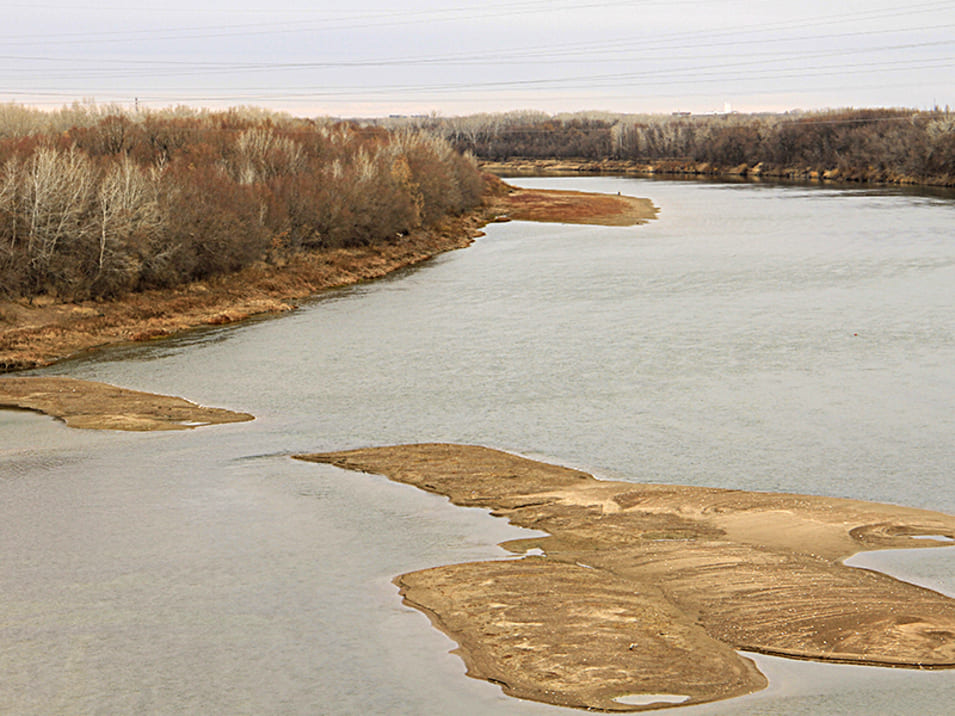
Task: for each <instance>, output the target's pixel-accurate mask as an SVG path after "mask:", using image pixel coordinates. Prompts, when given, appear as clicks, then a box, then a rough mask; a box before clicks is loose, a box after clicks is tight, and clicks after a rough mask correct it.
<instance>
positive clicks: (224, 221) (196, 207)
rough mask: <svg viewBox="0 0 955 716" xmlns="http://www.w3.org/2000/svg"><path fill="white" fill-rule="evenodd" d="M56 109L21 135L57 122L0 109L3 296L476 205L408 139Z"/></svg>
mask: <svg viewBox="0 0 955 716" xmlns="http://www.w3.org/2000/svg"><path fill="white" fill-rule="evenodd" d="M64 116H68V117H72V118H74V119H77V120H78V121H77V123H76V124H74V125H72V126H70V127H68V128H67V129H66V130H64V131H56V132H51V131H43V130H41V131H34V132H33V133H32V134H25V133H24V131H23V128H24V126H27V125H29V123H30V122H33V124H34V125H44V122H45V125H44V126H45V127H52V126H55V124H56V122H55V121H54V119H56V120H57V121H62V120H63V117H60V116H59V115H57V117H55V118H52V117H50V118H46V119H45V120H43V121H41V117H40V116H38V115H34V114H31V113H29V112H20V113H18V112H15V111H13V110H12V109H10V108H7V112H6V114H5V115H4V116H0V121H2V120H8V121H9V123H10V124H11V125H15V127H11V128H10V129H7V128H5V127H3V126H0V280H2V283H0V294H3V295H7V296H10V297H15V296H34V295H38V294H41V293H51V294H55V295H57V296H59V297H60V298H66V299H80V298H87V297H97V296H112V295H116V294H119V293H122V292H124V291H127V290H130V289H134V288H135V289H142V288H148V287H157V286H173V285H176V284H179V283H182V282H186V281H190V280H195V279H201V278H205V277H209V276H213V275H216V274H222V273H228V272H233V271H236V270H238V269H240V268H242V267H244V266H249V265H251V264H253V263H255V262H257V261H261V260H266V261H271V260H276V259H278V258H283V257H284V258H287V255H289V254H292V253H295V252H297V251H301V250H308V249H313V248H333V247H347V246H361V245H370V244H374V243H376V242H382V241H391V240H394V239H395V237H397V236H402V235H405V234H407V233H408V232H409V231H411V230H413V229H416V228H420V227H422V226H430V225H433V224H434V223H436V222H438V221H440V220H441V219H442V218H443V217H445V216H446V215H448V214H457V213H460V212H462V211H464V210H465V209H468V208H471V207H473V206H475V205H477V204H478V203H479V202H480V200H481V192H482V184H481V179H480V175H479V173H478V170H477V167H476V163H475V162H474V161H473V160H472V159H470V158H465V157H462V156H461V155H459V154H458V153H456V152H455V151H454V150H453V149H452V147H451V146H450V144H449V143H448V142H446V141H445V140H443V139H440V138H438V137H434V136H431V135H427V134H423V133H420V132H417V133H410V132H401V133H400V134H394V133H392V132H388V131H386V130H383V129H370V130H364V129H361V128H358V127H357V126H354V125H351V124H346V123H339V124H335V125H332V124H328V123H318V122H311V121H306V120H295V119H292V118H289V117H284V116H281V115H269V114H265V113H263V112H255V111H250V110H244V111H238V110H233V111H230V112H225V113H219V114H202V113H195V112H191V113H190V112H172V113H160V114H146V115H142V116H130V115H126V114H122V113H119V112H110V113H105V114H104V113H100V114H96V113H94V112H91V111H85V110H82V108H77V109H76V111H74V112H72V113H70V114H64ZM4 137H6V138H4ZM284 258H283V260H284Z"/></svg>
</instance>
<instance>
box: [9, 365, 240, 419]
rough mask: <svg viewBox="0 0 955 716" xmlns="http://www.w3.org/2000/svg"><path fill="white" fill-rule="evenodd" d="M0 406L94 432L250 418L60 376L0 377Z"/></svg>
mask: <svg viewBox="0 0 955 716" xmlns="http://www.w3.org/2000/svg"><path fill="white" fill-rule="evenodd" d="M0 408H20V409H23V410H34V411H36V412H39V413H44V414H46V415H50V416H52V417H54V418H58V419H60V420H62V421H63V422H65V423H66V424H67V425H69V426H70V427H73V428H90V429H94V430H135V431H147V430H188V429H189V428H196V427H200V426H203V425H221V424H223V423H240V422H245V421H247V420H252V419H253V417H252V416H251V415H249V414H248V413H235V412H233V411H231V410H225V409H223V408H207V407H204V406H201V405H196V404H195V403H191V402H189V401H188V400H185V399H183V398H177V397H174V396H171V395H156V394H155V393H143V392H140V391H136V390H126V389H125V388H118V387H116V386H115V385H109V384H107V383H97V382H93V381H88V380H77V379H76V378H65V377H44V378H35V377H0Z"/></svg>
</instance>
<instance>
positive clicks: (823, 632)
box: [297, 444, 955, 711]
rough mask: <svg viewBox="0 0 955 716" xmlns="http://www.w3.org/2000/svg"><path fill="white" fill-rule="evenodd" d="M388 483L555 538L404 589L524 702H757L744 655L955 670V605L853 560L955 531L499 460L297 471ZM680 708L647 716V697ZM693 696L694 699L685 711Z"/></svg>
mask: <svg viewBox="0 0 955 716" xmlns="http://www.w3.org/2000/svg"><path fill="white" fill-rule="evenodd" d="M297 457H299V458H300V459H304V460H310V461H313V462H323V463H330V464H333V465H336V466H338V467H341V468H344V469H349V470H358V471H362V472H370V473H376V474H382V475H386V476H387V477H389V478H391V479H392V480H395V481H397V482H403V483H407V484H410V485H414V486H416V487H419V488H421V489H424V490H428V491H430V492H435V493H438V494H442V495H446V496H447V497H449V498H450V499H451V501H452V502H453V503H455V504H458V505H462V506H469V507H484V508H486V509H488V510H490V511H491V512H492V514H494V515H496V516H498V517H505V518H507V519H508V520H509V521H510V522H512V523H513V524H515V525H518V526H521V527H528V528H533V529H536V530H542V531H545V532H547V533H548V534H549V535H550V536H547V537H542V538H535V539H528V540H519V541H516V542H509V543H506V544H505V545H503V546H504V547H505V548H507V549H509V550H511V551H512V552H515V553H517V554H523V553H525V552H528V551H530V550H532V549H536V550H539V551H540V552H541V553H542V556H533V557H524V558H523V559H515V560H502V561H495V562H481V563H475V564H465V565H453V566H447V567H438V568H435V569H430V570H424V571H421V572H414V573H411V574H406V575H402V576H400V577H398V578H397V579H396V580H395V581H396V583H397V584H398V585H399V587H400V589H401V593H402V595H403V596H404V598H405V600H406V602H407V603H408V604H410V605H412V606H414V607H416V608H418V609H420V610H422V611H423V612H425V613H426V614H428V615H429V616H430V617H431V619H432V621H433V622H434V623H435V625H436V626H437V627H438V628H440V629H441V630H443V631H445V632H446V633H447V634H448V635H449V636H451V637H452V638H453V639H454V640H455V641H456V642H457V643H458V644H459V645H460V648H459V649H458V652H459V653H460V654H461V656H462V658H463V659H464V660H465V662H466V663H467V665H468V673H469V674H470V675H471V676H474V677H476V678H482V679H487V680H489V681H492V682H494V683H498V684H500V685H501V686H502V688H503V689H504V690H505V691H506V692H507V693H508V694H511V695H513V696H517V697H521V698H527V699H533V700H536V701H544V702H547V703H553V704H559V705H564V706H575V707H579V708H589V709H599V710H606V711H638V710H645V709H650V708H663V707H667V706H672V705H677V704H676V703H671V702H680V703H679V704H678V705H688V704H693V703H701V702H706V701H713V700H717V699H723V698H728V697H731V696H735V695H740V694H743V693H748V692H752V691H757V690H759V689H761V688H763V687H764V686H765V683H766V681H765V678H764V677H763V676H762V674H761V673H759V672H758V671H757V670H756V668H755V666H754V665H753V664H752V662H750V661H749V660H747V659H745V658H743V657H741V656H740V655H739V654H737V653H736V650H745V651H752V652H759V653H765V654H774V655H780V656H789V657H793V658H800V659H813V660H820V661H834V662H846V663H854V664H863V665H866V664H868V665H880V666H898V667H907V668H921V669H932V668H953V667H955V600H953V599H950V598H948V597H946V596H944V595H942V594H939V593H937V592H934V591H932V590H929V589H924V588H921V587H917V586H914V585H911V584H908V583H905V582H902V581H899V580H897V579H894V578H891V577H888V576H886V575H883V574H880V573H877V572H873V571H869V570H864V569H855V568H852V567H847V566H845V565H843V564H842V561H843V560H844V559H846V558H847V557H849V556H850V555H852V554H855V553H856V552H860V551H865V550H873V549H894V548H913V547H921V548H927V547H934V546H938V545H939V544H940V543H939V542H937V541H934V540H927V539H919V537H925V536H942V537H947V538H949V539H953V538H955V516H951V515H946V514H942V513H937V512H930V511H926V510H919V509H914V508H907V507H897V506H892V505H882V504H876V503H869V502H862V501H857V500H847V499H837V498H825V497H816V496H807V495H791V494H775V493H756V492H741V491H734V490H721V489H712V488H699V487H682V486H674V485H640V484H634V483H625V482H612V481H606V480H597V479H596V478H594V477H593V476H591V475H588V474H587V473H584V472H580V471H578V470H572V469H569V468H564V467H560V466H557V465H549V464H545V463H541V462H536V461H533V460H528V459H525V458H521V457H518V456H515V455H511V454H509V453H504V452H500V451H496V450H491V449H488V448H483V447H474V446H465V445H446V444H424V445H402V446H394V447H382V448H369V449H362V450H351V451H345V452H335V453H319V454H314V455H301V456H297ZM639 694H662V695H667V696H668V697H669V696H672V697H673V698H672V699H670V698H668V699H667V700H663V699H662V697H661V700H658V701H652V697H651V698H650V699H647V700H648V701H651V703H636V701H637V699H636V698H634V695H639ZM681 699H682V701H681Z"/></svg>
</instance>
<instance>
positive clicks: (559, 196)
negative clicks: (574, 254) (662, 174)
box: [491, 185, 658, 226]
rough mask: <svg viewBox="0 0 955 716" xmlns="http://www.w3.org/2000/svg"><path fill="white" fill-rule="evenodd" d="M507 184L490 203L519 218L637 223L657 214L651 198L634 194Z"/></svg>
mask: <svg viewBox="0 0 955 716" xmlns="http://www.w3.org/2000/svg"><path fill="white" fill-rule="evenodd" d="M505 186H506V187H507V192H506V193H504V194H502V195H499V196H498V197H496V199H495V200H493V201H492V202H491V206H492V207H495V208H497V209H498V211H499V212H500V213H499V216H502V217H506V218H508V219H515V220H518V221H542V222H552V223H553V222H559V223H563V224H593V225H599V226H637V225H639V224H645V223H647V222H648V221H650V220H651V219H655V218H657V214H658V209H657V208H656V207H655V206H654V205H653V202H652V201H650V200H649V199H642V198H639V197H635V196H626V195H621V194H616V195H614V194H593V193H589V192H581V191H561V190H557V189H517V188H514V187H511V186H509V185H505Z"/></svg>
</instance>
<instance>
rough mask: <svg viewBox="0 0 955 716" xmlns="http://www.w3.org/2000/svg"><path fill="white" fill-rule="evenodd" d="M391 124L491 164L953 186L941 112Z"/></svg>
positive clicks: (949, 131) (492, 118)
mask: <svg viewBox="0 0 955 716" xmlns="http://www.w3.org/2000/svg"><path fill="white" fill-rule="evenodd" d="M386 124H387V123H386ZM391 124H392V125H397V124H404V125H405V126H407V125H408V124H413V125H417V126H420V127H423V128H427V129H429V130H431V131H435V132H438V133H440V134H441V135H442V136H444V137H446V138H447V139H448V140H449V141H450V142H451V143H452V144H453V145H454V146H455V147H456V148H457V149H459V150H462V151H469V152H472V153H474V154H475V155H476V156H477V157H479V158H481V159H485V160H491V161H502V160H507V159H512V158H528V159H555V158H557V159H585V160H592V161H599V160H606V159H612V160H625V161H632V162H642V163H647V164H663V165H667V164H669V165H670V166H672V167H674V168H676V167H678V166H679V165H681V164H686V165H689V164H697V165H698V164H703V163H706V164H709V165H712V166H714V167H719V168H723V169H730V168H734V167H738V166H740V165H744V164H745V165H748V166H749V167H754V166H756V165H759V164H762V165H763V166H762V167H761V168H762V169H763V170H766V172H767V173H771V172H772V171H773V170H775V171H776V172H777V173H779V174H786V173H794V174H797V175H805V174H807V173H809V172H816V173H819V174H823V173H825V172H829V173H830V175H831V176H839V177H841V178H848V179H856V180H862V181H890V182H899V181H911V182H914V183H932V184H949V185H950V184H952V183H953V182H955V114H952V113H950V112H949V111H948V109H947V108H946V109H945V110H934V111H924V112H923V111H914V110H898V109H859V110H852V109H850V110H839V111H826V112H813V113H805V112H799V113H788V114H759V115H744V114H724V115H682V114H681V115H673V116H670V115H645V116H644V115H640V116H638V115H613V114H595V113H587V114H584V113H581V114H569V115H557V116H550V115H546V114H541V113H534V112H513V113H508V114H485V115H473V116H468V117H454V118H440V117H429V118H419V119H416V120H410V119H409V120H392V121H391Z"/></svg>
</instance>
